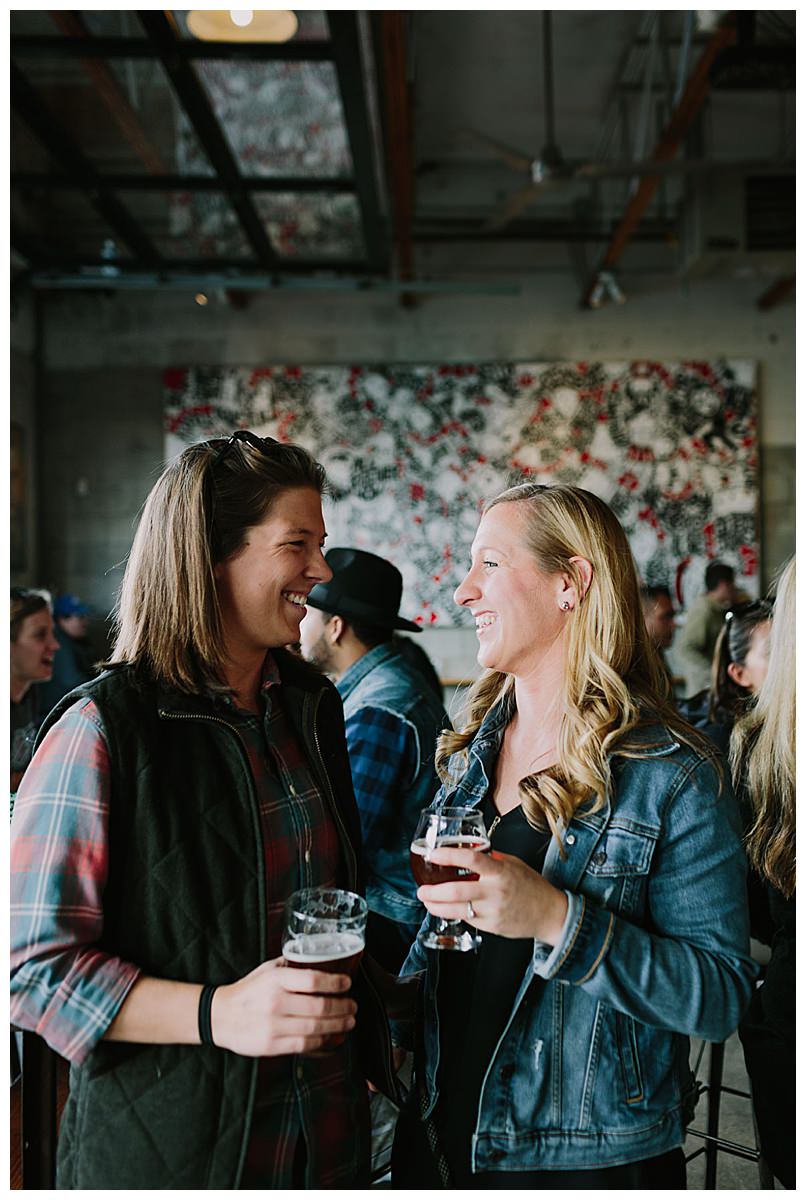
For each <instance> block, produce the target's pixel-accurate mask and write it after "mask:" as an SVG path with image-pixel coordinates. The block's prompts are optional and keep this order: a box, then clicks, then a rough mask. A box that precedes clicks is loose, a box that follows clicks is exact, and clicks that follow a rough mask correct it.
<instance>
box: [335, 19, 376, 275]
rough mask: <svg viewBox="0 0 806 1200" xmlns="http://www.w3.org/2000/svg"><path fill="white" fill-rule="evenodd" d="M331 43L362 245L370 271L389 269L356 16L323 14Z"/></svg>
mask: <svg viewBox="0 0 806 1200" xmlns="http://www.w3.org/2000/svg"><path fill="white" fill-rule="evenodd" d="M327 20H328V25H329V27H330V35H331V40H332V57H333V62H334V64H335V67H336V76H337V79H338V83H339V93H340V95H341V105H342V110H343V112H344V121H345V124H346V126H347V137H348V140H349V143H350V155H351V157H352V160H353V174H354V176H355V182H356V192H357V194H358V203H359V206H360V209H361V223H362V226H363V231H364V246H365V249H366V253H367V259H368V261H369V266H370V267H371V269H372V270H373V271H377V272H381V273H382V272H385V271H387V270H388V266H389V255H388V250H387V245H386V232H385V223H384V221H383V214H382V213H381V205H380V198H379V195H378V185H377V181H376V177H375V150H374V145H373V139H372V130H371V127H370V121H369V112H368V108H367V97H366V93H365V89H364V67H363V62H362V59H361V45H360V42H359V37H358V13H357V12H350V11H347V10H344V11H342V10H331V11H329V12H328V13H327Z"/></svg>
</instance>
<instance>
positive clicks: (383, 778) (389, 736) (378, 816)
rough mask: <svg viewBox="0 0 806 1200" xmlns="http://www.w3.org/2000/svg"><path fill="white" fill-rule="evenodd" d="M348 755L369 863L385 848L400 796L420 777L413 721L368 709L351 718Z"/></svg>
mask: <svg viewBox="0 0 806 1200" xmlns="http://www.w3.org/2000/svg"><path fill="white" fill-rule="evenodd" d="M344 725H345V731H346V734H347V750H348V752H349V755H350V771H351V773H352V777H353V790H354V792H355V798H356V802H357V804H358V812H359V814H360V817H361V843H362V846H363V850H364V855H365V857H366V859H367V861H368V862H372V860H373V856H374V853H375V851H376V850H378V849H380V848H381V847H382V846H383V845H384V843H385V836H386V826H387V824H388V822H389V821H390V820H392V819H393V818H394V817H395V815H396V811H397V807H398V805H397V803H396V800H397V797H398V796H399V794H400V791H401V790H402V789H403V788H405V787H406V786H408V784H410V782H411V780H412V779H413V778H414V776H415V775H416V773H417V770H418V767H419V765H420V764H419V759H418V754H417V745H416V742H415V738H414V732H413V730H412V727H411V725H410V724H409V722H407V721H403V720H401V718H400V717H398V716H396V715H395V713H392V712H389V711H388V709H385V708H373V707H372V705H366V706H364V707H363V708H360V709H358V710H357V712H354V713H352V714H350V715H349V716H346V717H345V722H344Z"/></svg>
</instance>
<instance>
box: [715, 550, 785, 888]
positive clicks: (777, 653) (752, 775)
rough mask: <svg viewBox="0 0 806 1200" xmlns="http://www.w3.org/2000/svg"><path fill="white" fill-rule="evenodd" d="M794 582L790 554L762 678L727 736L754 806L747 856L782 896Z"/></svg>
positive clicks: (737, 777) (736, 771)
mask: <svg viewBox="0 0 806 1200" xmlns="http://www.w3.org/2000/svg"><path fill="white" fill-rule="evenodd" d="M795 585H796V580H795V559H794V558H791V559H790V560H789V562H788V563H787V565H786V566H785V567H784V570H783V572H782V573H781V577H780V582H779V584H778V590H777V594H776V597H775V605H774V607H773V612H772V628H771V630H770V661H769V666H768V668H767V677H766V679H765V680H764V683H763V684H762V685H761V687H760V688H759V692H758V696H757V698H756V703H755V705H754V706H753V708H752V709H751V711H750V712H749V713H747V715H746V716H744V717H742V719H741V720H740V721H738V722H737V723H736V725H735V726H734V728H733V733H732V735H731V740H730V760H731V767H732V769H733V778H734V782H735V783H736V786H737V788H740V787H744V788H746V789H747V792H748V793H749V797H750V802H751V804H752V806H753V815H754V820H753V824H752V825H751V827H750V829H749V830H748V832H747V836H746V839H745V843H746V846H747V857H748V858H749V860H750V863H751V864H752V866H753V867H755V869H756V870H757V871H758V873H759V874H760V875H761V876H762V877H763V878H764V879H766V880H767V881H768V882H769V883H771V884H772V885H773V887H775V888H777V889H778V891H779V892H782V893H783V895H784V896H787V897H789V896H791V895H792V894H793V892H794V890H795V616H796V611H795Z"/></svg>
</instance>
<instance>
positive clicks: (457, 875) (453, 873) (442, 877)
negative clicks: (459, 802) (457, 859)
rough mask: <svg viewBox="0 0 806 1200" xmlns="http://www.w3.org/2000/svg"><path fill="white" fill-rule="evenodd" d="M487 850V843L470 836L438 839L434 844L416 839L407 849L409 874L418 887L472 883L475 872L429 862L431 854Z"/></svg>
mask: <svg viewBox="0 0 806 1200" xmlns="http://www.w3.org/2000/svg"><path fill="white" fill-rule="evenodd" d="M489 848H490V843H489V842H488V841H482V840H481V839H480V838H478V837H474V836H473V835H471V834H467V835H465V836H462V835H461V834H454V835H448V836H446V837H440V838H437V840H436V843H434V844H431V843H430V842H428V841H427V840H426V839H425V838H417V839H416V841H414V842H412V844H411V846H410V848H409V862H410V863H411V873H412V875H413V876H414V878H415V880H416V881H417V884H418V885H419V886H420V887H422V886H423V885H424V884H432V883H454V882H455V881H456V880H459V879H461V880H463V881H464V882H465V883H473V882H475V880H477V879H478V875H477V874H476V872H475V871H469V870H468V869H467V867H454V866H449V865H447V864H446V863H435V862H431V854H432V853H433V851H434V850H448V849H451V850H489Z"/></svg>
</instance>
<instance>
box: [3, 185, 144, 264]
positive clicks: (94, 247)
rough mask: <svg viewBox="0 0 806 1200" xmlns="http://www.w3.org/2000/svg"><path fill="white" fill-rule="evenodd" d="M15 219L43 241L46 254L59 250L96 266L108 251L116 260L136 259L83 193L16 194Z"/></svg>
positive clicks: (18, 224)
mask: <svg viewBox="0 0 806 1200" xmlns="http://www.w3.org/2000/svg"><path fill="white" fill-rule="evenodd" d="M11 216H12V220H13V221H14V223H15V225H17V226H18V227H19V229H20V231H21V232H22V233H24V234H27V235H30V236H33V237H36V238H38V239H40V242H41V247H42V249H43V251H47V250H56V251H57V252H59V253H60V254H62V255H64V256H65V257H66V258H76V257H79V258H81V257H83V258H86V259H87V260H88V261H92V262H95V261H96V260H97V259H99V258H102V257H104V250H105V248H106V250H107V252H108V253H109V254H110V255H111V256H113V257H114V258H121V259H128V258H131V257H132V256H131V252H130V251H129V250H128V248H127V247H126V246H125V245H124V244H123V242H122V241H120V240H116V235H115V233H114V231H113V230H112V229H111V228H110V227H109V226H108V225H107V223H106V221H105V220H104V218H103V217H102V216H101V214H100V213H99V212H98V211H97V209H96V208H95V207H94V206H93V205H92V204H91V203H90V201H89V200H88V199H87V197H86V196H85V195H84V193H83V192H80V191H58V192H47V191H45V190H43V189H32V190H30V191H26V192H25V193H20V194H17V193H13V194H12V197H11Z"/></svg>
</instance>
